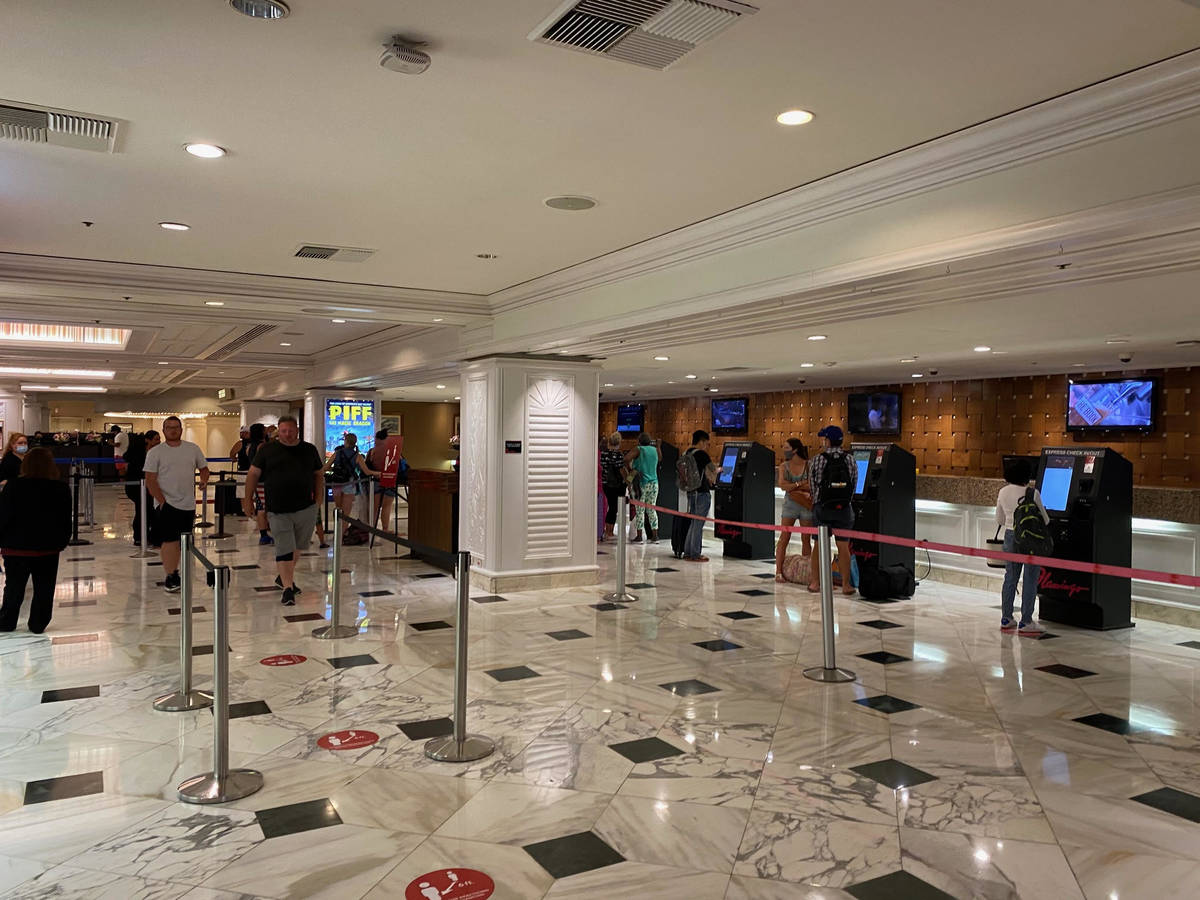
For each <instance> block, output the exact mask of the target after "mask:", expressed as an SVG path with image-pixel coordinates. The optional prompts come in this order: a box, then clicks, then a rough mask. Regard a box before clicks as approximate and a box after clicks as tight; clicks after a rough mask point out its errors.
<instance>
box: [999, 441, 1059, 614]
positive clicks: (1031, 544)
mask: <svg viewBox="0 0 1200 900" xmlns="http://www.w3.org/2000/svg"><path fill="white" fill-rule="evenodd" d="M1007 468H1008V471H1007V472H1005V475H1004V477H1005V480H1006V481H1007V482H1008V484H1006V485H1004V487H1002V488H1000V493H999V494H998V495H997V496H996V530H997V532H999V531H1000V529H1004V551H1005V552H1006V553H1036V552H1039V551H1044V550H1045V545H1046V544H1047V543H1048V541H1049V531H1048V530H1047V528H1046V526H1047V525H1049V524H1050V513H1048V512H1046V507H1045V506H1044V505H1042V495H1041V494H1040V493H1039V492H1038V489H1037V488H1036V487H1034V486H1033V485H1032V484H1031V483H1030V482H1031V481H1032V480H1033V467H1032V466H1030V464H1029V463H1028V462H1027V461H1025V460H1017V461H1016V462H1014V463H1012V464H1011V465H1010V466H1008V467H1007ZM1039 574H1040V567H1038V566H1034V565H1030V564H1029V563H1019V562H1006V563H1005V564H1004V585H1003V586H1002V587H1001V588H1000V630H1001V631H1003V632H1005V633H1007V634H1011V633H1012V632H1014V631H1015V632H1017V633H1018V634H1023V635H1025V636H1026V637H1040V636H1041V635H1043V634H1045V633H1046V629H1044V628H1042V626H1041V625H1039V624H1038V623H1037V622H1035V621H1033V605H1034V603H1035V602H1036V600H1037V590H1038V575H1039ZM1018 579H1020V581H1021V619H1020V621H1017V620H1016V619H1014V618H1013V604H1014V602H1015V601H1016V597H1017V580H1018Z"/></svg>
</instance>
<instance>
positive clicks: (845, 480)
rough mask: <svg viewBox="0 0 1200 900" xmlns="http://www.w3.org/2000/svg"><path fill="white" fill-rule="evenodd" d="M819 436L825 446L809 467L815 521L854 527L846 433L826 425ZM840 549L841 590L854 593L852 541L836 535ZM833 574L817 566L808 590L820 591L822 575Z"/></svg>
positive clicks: (851, 468) (851, 462) (850, 459)
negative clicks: (851, 563)
mask: <svg viewBox="0 0 1200 900" xmlns="http://www.w3.org/2000/svg"><path fill="white" fill-rule="evenodd" d="M817 437H819V438H820V439H821V446H822V448H823V449H822V450H821V452H820V453H819V454H818V455H817V458H816V459H814V460H813V461H812V462H811V463H809V467H808V468H809V484H810V485H811V487H812V496H813V524H814V525H828V526H829V527H830V528H853V527H854V506H853V504H852V503H851V499H852V498H853V497H854V481H855V479H854V471H855V466H854V457H853V456H851V455H850V454H849V453H847V452H846V451H845V450H843V449H842V441H843V440H844V439H845V435H844V434H843V433H842V429H840V428H838V426H836V425H826V426H825V427H824V428H822V429H821V430H820V431H819V432H817ZM837 549H838V569H839V570H840V571H841V573H842V593H843V594H846V595H847V596H853V595H854V593H855V591H854V588H853V587H852V586H851V585H850V541H849V540H847V539H844V538H837ZM832 574H833V573H831V572H826V573H824V574H822V573H821V567H820V566H816V565H814V566H813V567H812V580H811V581H810V582H809V584H808V589H809V590H810V591H813V592H814V593H815V592H816V591H818V590H820V587H819V585H820V581H819V578H821V577H824V578H828V577H830V576H831V575H832Z"/></svg>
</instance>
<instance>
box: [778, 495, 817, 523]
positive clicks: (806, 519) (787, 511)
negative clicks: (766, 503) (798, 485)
mask: <svg viewBox="0 0 1200 900" xmlns="http://www.w3.org/2000/svg"><path fill="white" fill-rule="evenodd" d="M780 516H781V517H782V518H784V519H795V520H796V524H797V525H811V524H812V520H813V515H812V510H811V509H809V508H808V507H807V506H804V505H802V504H800V503H797V502H796V501H795V500H793V499H792V498H791V497H784V498H783V509H782V510H781V512H780Z"/></svg>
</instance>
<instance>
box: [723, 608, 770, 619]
mask: <svg viewBox="0 0 1200 900" xmlns="http://www.w3.org/2000/svg"><path fill="white" fill-rule="evenodd" d="M717 615H718V616H721V617H722V618H724V619H734V620H735V621H739V620H741V619H761V618H762V616H760V615H759V614H758V613H752V612H746V611H745V610H744V609H735V610H733V611H732V612H723V613H717Z"/></svg>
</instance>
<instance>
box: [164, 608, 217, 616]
mask: <svg viewBox="0 0 1200 900" xmlns="http://www.w3.org/2000/svg"><path fill="white" fill-rule="evenodd" d="M181 612H183V607H182V606H168V607H167V615H169V616H177V615H179V614H180V613H181ZM192 612H193V613H202V612H208V610H207V609H206V608H205V607H203V606H193V607H192Z"/></svg>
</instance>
